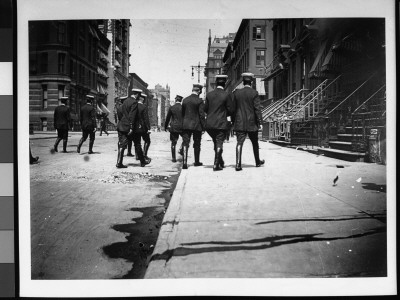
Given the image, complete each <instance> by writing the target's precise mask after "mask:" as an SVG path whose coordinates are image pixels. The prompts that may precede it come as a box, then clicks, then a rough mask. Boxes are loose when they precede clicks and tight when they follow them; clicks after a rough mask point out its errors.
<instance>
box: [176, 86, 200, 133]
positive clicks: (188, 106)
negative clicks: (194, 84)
mask: <svg viewBox="0 0 400 300" xmlns="http://www.w3.org/2000/svg"><path fill="white" fill-rule="evenodd" d="M182 122H183V125H182V128H183V130H192V131H204V130H205V114H204V102H203V100H201V99H200V98H199V96H198V95H195V94H191V95H190V96H188V97H186V98H185V99H183V100H182Z"/></svg>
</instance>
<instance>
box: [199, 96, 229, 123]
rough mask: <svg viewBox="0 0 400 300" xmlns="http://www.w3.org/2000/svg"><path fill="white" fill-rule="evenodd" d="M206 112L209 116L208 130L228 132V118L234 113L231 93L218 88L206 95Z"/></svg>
mask: <svg viewBox="0 0 400 300" xmlns="http://www.w3.org/2000/svg"><path fill="white" fill-rule="evenodd" d="M204 111H205V112H206V114H207V119H206V129H220V130H227V129H228V128H229V123H228V120H227V117H228V116H229V115H231V113H232V99H231V96H230V94H229V93H227V92H225V91H224V90H223V89H220V88H216V89H215V90H213V91H211V92H209V93H208V94H207V95H206V103H205V105H204Z"/></svg>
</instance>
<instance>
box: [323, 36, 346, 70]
mask: <svg viewBox="0 0 400 300" xmlns="http://www.w3.org/2000/svg"><path fill="white" fill-rule="evenodd" d="M340 36H341V34H340V33H338V34H336V36H335V39H334V40H333V43H332V47H331V49H330V50H329V52H328V54H327V55H326V56H325V59H324V62H323V63H322V65H321V70H322V71H329V69H332V68H331V67H330V66H329V65H330V61H331V59H332V56H333V53H334V51H335V46H336V45H337V43H338V42H339V40H340Z"/></svg>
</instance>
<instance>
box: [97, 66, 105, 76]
mask: <svg viewBox="0 0 400 300" xmlns="http://www.w3.org/2000/svg"><path fill="white" fill-rule="evenodd" d="M97 73H98V74H99V75H101V76H104V77H106V78H108V75H107V73H106V72H105V71H104V70H103V69H102V68H100V67H97Z"/></svg>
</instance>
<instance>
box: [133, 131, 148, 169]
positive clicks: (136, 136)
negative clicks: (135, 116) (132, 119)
mask: <svg viewBox="0 0 400 300" xmlns="http://www.w3.org/2000/svg"><path fill="white" fill-rule="evenodd" d="M142 137H143V133H133V134H132V136H131V137H130V138H132V140H133V145H134V147H135V152H136V155H137V156H136V158H139V160H140V162H141V163H145V157H144V154H143V150H142V144H141V142H142Z"/></svg>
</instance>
